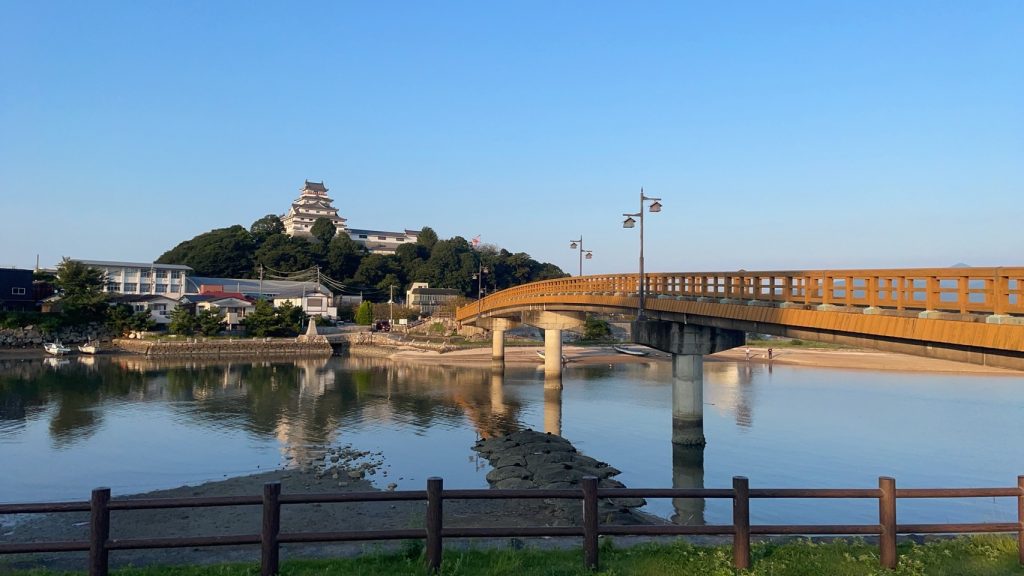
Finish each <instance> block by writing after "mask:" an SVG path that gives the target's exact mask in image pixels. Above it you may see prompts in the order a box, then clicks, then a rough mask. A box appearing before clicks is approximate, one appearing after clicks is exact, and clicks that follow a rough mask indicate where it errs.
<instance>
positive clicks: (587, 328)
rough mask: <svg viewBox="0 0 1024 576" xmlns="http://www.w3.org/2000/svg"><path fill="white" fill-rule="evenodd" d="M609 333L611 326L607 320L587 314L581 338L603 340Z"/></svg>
mask: <svg viewBox="0 0 1024 576" xmlns="http://www.w3.org/2000/svg"><path fill="white" fill-rule="evenodd" d="M611 335H612V328H611V326H610V325H609V324H608V321H607V320H601V319H600V318H595V317H593V316H588V317H587V320H586V322H585V323H584V324H583V338H584V339H585V340H604V339H605V338H608V337H609V336H611Z"/></svg>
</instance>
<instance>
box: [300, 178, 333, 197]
mask: <svg viewBox="0 0 1024 576" xmlns="http://www.w3.org/2000/svg"><path fill="white" fill-rule="evenodd" d="M302 190H303V191H306V190H309V191H310V192H321V193H324V194H326V193H327V187H326V186H324V183H323V182H322V181H321V182H310V181H309V180H306V185H305V186H303V187H302Z"/></svg>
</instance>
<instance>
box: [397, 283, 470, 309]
mask: <svg viewBox="0 0 1024 576" xmlns="http://www.w3.org/2000/svg"><path fill="white" fill-rule="evenodd" d="M460 296H462V293H461V292H459V291H458V290H456V289H454V288H431V287H430V284H427V283H426V282H413V283H412V286H410V287H409V290H407V291H406V292H405V305H406V306H409V307H411V308H416V309H417V310H419V311H420V314H423V315H424V316H433V315H434V314H436V313H438V312H439V311H441V310H443V309H444V308H445V306H448V305H449V304H451V303H452V302H454V301H455V300H457V299H458V298H459V297H460Z"/></svg>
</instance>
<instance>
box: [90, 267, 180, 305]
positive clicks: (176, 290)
mask: <svg viewBox="0 0 1024 576" xmlns="http://www.w3.org/2000/svg"><path fill="white" fill-rule="evenodd" d="M74 261H75V262H79V263H82V264H85V265H86V266H89V267H90V268H96V269H97V270H100V271H102V272H103V274H104V276H105V284H104V287H103V291H104V292H110V293H114V294H159V295H161V296H167V297H169V298H174V299H178V298H181V297H182V296H184V295H185V293H186V291H185V283H186V280H187V279H188V275H189V274H191V273H192V268H189V267H188V266H184V265H181V264H154V263H142V262H111V261H106V260H77V259H76V260H74Z"/></svg>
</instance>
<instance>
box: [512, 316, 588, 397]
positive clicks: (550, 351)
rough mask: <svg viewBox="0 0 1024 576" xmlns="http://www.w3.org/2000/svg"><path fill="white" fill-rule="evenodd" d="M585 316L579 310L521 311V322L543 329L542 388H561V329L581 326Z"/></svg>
mask: <svg viewBox="0 0 1024 576" xmlns="http://www.w3.org/2000/svg"><path fill="white" fill-rule="evenodd" d="M585 318H586V315H585V314H583V313H580V312H549V311H547V310H528V311H526V312H523V324H529V325H530V326H536V327H537V328H540V329H542V330H544V388H551V389H561V388H562V330H569V329H572V328H576V327H579V326H582V325H583V321H584V319H585Z"/></svg>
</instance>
